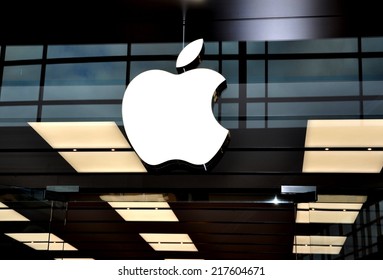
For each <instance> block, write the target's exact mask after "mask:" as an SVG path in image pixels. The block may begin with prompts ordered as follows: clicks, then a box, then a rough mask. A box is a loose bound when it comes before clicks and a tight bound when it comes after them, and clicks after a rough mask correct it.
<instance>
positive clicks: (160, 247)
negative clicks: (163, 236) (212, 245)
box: [149, 243, 198, 252]
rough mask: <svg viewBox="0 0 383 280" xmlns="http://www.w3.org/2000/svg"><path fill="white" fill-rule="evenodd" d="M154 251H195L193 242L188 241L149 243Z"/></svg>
mask: <svg viewBox="0 0 383 280" xmlns="http://www.w3.org/2000/svg"><path fill="white" fill-rule="evenodd" d="M149 245H150V246H151V247H152V248H153V250H155V251H178V252H180V251H182V252H197V251H198V250H197V248H196V246H195V245H194V244H190V243H149Z"/></svg>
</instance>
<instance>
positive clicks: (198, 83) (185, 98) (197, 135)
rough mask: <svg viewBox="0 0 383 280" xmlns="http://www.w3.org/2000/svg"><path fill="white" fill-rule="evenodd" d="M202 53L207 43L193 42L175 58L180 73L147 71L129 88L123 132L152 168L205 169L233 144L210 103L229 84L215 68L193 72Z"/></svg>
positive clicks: (123, 103) (123, 113)
mask: <svg viewBox="0 0 383 280" xmlns="http://www.w3.org/2000/svg"><path fill="white" fill-rule="evenodd" d="M203 50H204V42H203V39H199V40H196V41H193V42H191V43H190V44H189V45H187V46H186V47H185V48H184V49H183V50H182V51H181V52H180V54H179V56H178V58H177V63H176V68H177V71H178V72H179V73H180V74H178V75H174V74H172V73H169V72H166V71H163V70H149V71H146V72H143V73H141V74H139V75H138V76H136V77H135V78H134V79H133V80H132V81H131V82H130V83H129V85H128V87H127V88H126V91H125V94H124V97H123V100H122V118H123V123H124V128H125V132H126V135H127V137H128V140H129V142H130V144H131V145H132V147H133V149H134V150H135V151H136V153H137V155H138V156H139V157H140V159H141V160H142V161H143V163H144V164H145V165H146V166H147V167H148V168H149V169H153V168H154V169H158V168H164V167H169V166H174V164H176V165H178V166H180V165H184V164H187V165H189V166H192V167H193V168H196V169H204V170H207V169H208V168H209V167H211V166H212V165H213V163H215V162H216V161H217V158H219V157H220V155H222V153H223V148H224V147H225V146H226V145H227V144H228V142H229V139H230V134H229V131H228V130H227V129H226V128H224V127H222V126H221V125H220V124H219V123H218V122H217V120H216V119H215V117H214V114H213V111H212V100H214V101H216V99H217V98H218V97H219V95H220V93H221V91H222V90H223V89H224V88H226V79H225V78H224V77H223V76H222V75H221V74H220V73H218V72H216V71H214V70H211V69H205V68H198V69H194V68H195V67H196V66H198V64H199V62H200V56H201V54H202V53H203Z"/></svg>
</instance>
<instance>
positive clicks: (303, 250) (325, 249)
mask: <svg viewBox="0 0 383 280" xmlns="http://www.w3.org/2000/svg"><path fill="white" fill-rule="evenodd" d="M341 250H342V247H341V246H315V245H314V246H305V245H294V246H293V253H294V254H325V255H338V254H339V253H340V251H341Z"/></svg>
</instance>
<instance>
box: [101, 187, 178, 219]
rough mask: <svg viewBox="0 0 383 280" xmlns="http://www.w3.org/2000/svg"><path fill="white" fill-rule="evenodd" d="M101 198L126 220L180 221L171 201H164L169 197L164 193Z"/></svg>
mask: <svg viewBox="0 0 383 280" xmlns="http://www.w3.org/2000/svg"><path fill="white" fill-rule="evenodd" d="M100 198H101V199H103V200H105V201H107V202H108V204H109V205H110V206H111V207H112V208H114V210H115V211H116V212H117V213H118V214H119V215H120V216H121V217H122V218H123V219H124V220H125V221H134V222H178V218H177V216H176V215H175V214H174V212H173V210H172V209H171V208H170V205H169V203H167V202H166V201H164V200H165V199H167V198H166V196H164V195H163V194H141V195H138V194H130V195H129V194H126V195H123V196H121V195H116V196H114V195H109V196H108V195H106V196H100ZM132 200H139V201H132ZM140 200H141V201H140ZM145 200H148V201H145ZM150 200H154V201H150Z"/></svg>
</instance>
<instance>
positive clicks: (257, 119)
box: [246, 103, 265, 128]
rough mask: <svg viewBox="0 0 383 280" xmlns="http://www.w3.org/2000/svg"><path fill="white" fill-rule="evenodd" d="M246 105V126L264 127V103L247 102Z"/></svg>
mask: <svg viewBox="0 0 383 280" xmlns="http://www.w3.org/2000/svg"><path fill="white" fill-rule="evenodd" d="M246 105H247V106H246V118H247V121H246V128H264V127H265V118H264V116H265V104H264V103H247V104H246Z"/></svg>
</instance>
